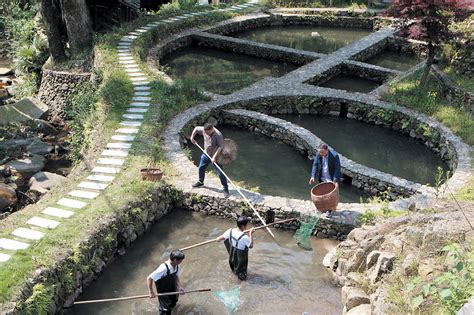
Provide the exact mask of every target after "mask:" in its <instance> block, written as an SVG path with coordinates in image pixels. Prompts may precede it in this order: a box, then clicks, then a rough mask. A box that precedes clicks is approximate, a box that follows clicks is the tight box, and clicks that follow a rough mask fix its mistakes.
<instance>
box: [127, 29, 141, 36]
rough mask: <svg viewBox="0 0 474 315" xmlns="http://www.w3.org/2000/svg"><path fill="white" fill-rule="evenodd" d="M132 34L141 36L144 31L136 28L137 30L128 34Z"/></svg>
mask: <svg viewBox="0 0 474 315" xmlns="http://www.w3.org/2000/svg"><path fill="white" fill-rule="evenodd" d="M130 35H135V36H140V35H142V33H141V32H139V30H136V31H133V32H130V33H128V36H130Z"/></svg>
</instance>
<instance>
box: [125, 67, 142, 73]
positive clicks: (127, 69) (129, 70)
mask: <svg viewBox="0 0 474 315" xmlns="http://www.w3.org/2000/svg"><path fill="white" fill-rule="evenodd" d="M140 71H141V69H140V68H138V67H135V68H132V67H130V68H128V67H125V72H127V73H128V74H129V75H131V74H133V73H135V72H140ZM140 75H142V74H140Z"/></svg>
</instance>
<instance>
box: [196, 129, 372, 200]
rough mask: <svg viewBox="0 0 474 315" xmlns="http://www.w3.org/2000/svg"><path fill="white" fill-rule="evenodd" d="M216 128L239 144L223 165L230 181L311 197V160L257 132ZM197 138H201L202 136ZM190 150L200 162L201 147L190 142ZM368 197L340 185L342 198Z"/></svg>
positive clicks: (278, 193)
mask: <svg viewBox="0 0 474 315" xmlns="http://www.w3.org/2000/svg"><path fill="white" fill-rule="evenodd" d="M218 129H219V130H220V131H221V132H222V134H223V135H224V138H230V139H232V140H234V141H235V142H236V143H237V145H238V146H239V154H238V157H237V159H236V160H235V161H234V162H232V163H231V164H229V165H225V166H224V168H223V169H224V172H225V173H226V174H227V175H228V176H229V178H230V179H232V181H234V182H244V183H245V187H250V188H254V187H258V191H259V192H260V193H262V194H265V195H272V196H281V197H288V198H297V199H303V200H309V199H310V189H311V186H310V185H309V184H308V180H309V178H310V177H311V166H312V161H311V160H309V159H307V158H306V157H304V156H303V155H301V154H300V153H299V152H298V151H296V149H294V148H292V147H290V146H289V145H287V144H285V143H283V142H280V141H278V140H275V139H272V138H270V137H267V136H264V135H262V134H260V133H256V132H250V131H247V130H242V129H238V128H234V127H227V126H220V127H218ZM197 140H198V141H199V142H202V137H200V138H199V139H197ZM191 152H192V159H193V161H194V163H195V164H196V165H199V158H200V156H201V151H200V150H199V149H198V148H197V147H196V146H193V147H191ZM211 169H213V167H212V166H209V167H208V170H211ZM196 180H197V171H196ZM220 188H221V187H219V189H220ZM229 188H230V189H232V187H231V186H229ZM367 197H368V196H367V195H366V194H365V193H364V192H363V191H362V190H359V189H357V188H355V187H353V186H351V185H350V184H345V183H341V185H340V201H341V202H360V199H361V198H364V199H366V198H367Z"/></svg>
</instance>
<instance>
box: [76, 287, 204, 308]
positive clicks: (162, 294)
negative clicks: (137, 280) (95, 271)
mask: <svg viewBox="0 0 474 315" xmlns="http://www.w3.org/2000/svg"><path fill="white" fill-rule="evenodd" d="M209 291H211V289H197V290H189V291H175V292H166V293H158V294H156V295H155V296H157V297H160V296H167V295H176V294H187V293H196V292H209ZM147 297H149V295H148V294H144V295H135V296H125V297H119V298H112V299H102V300H88V301H78V302H74V305H77V304H91V303H103V302H116V301H125V300H134V299H144V298H147Z"/></svg>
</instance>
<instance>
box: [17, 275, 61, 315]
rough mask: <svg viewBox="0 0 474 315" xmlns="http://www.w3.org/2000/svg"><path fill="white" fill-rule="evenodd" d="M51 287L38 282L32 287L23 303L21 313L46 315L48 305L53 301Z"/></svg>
mask: <svg viewBox="0 0 474 315" xmlns="http://www.w3.org/2000/svg"><path fill="white" fill-rule="evenodd" d="M53 300H54V299H53V293H52V291H51V289H49V288H47V287H46V286H45V285H44V284H42V283H39V284H36V285H35V286H34V287H33V293H32V294H31V296H30V297H29V298H28V299H27V300H26V301H25V303H24V310H23V313H22V314H28V315H46V314H49V313H50V312H49V305H50V304H51V303H52V302H53Z"/></svg>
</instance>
